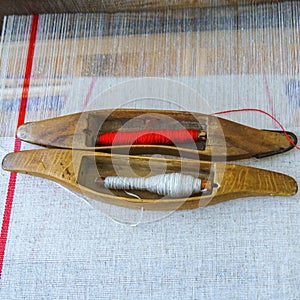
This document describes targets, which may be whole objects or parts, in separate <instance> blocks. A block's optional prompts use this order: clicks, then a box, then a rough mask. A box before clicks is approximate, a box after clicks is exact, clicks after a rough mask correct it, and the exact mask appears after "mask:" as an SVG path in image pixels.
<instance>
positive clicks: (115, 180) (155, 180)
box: [104, 173, 201, 197]
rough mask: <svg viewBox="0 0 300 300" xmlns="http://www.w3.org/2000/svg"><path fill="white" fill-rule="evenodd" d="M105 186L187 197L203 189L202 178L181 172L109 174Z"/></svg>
mask: <svg viewBox="0 0 300 300" xmlns="http://www.w3.org/2000/svg"><path fill="white" fill-rule="evenodd" d="M104 187H106V188H108V189H120V190H127V189H135V190H147V191H149V192H152V193H156V194H159V195H164V196H166V195H168V196H171V197H186V196H190V195H191V194H193V193H199V192H200V191H201V179H200V178H195V177H193V176H191V175H184V174H180V173H170V174H160V175H155V176H150V177H137V178H135V177H120V176H108V177H106V178H105V179H104Z"/></svg>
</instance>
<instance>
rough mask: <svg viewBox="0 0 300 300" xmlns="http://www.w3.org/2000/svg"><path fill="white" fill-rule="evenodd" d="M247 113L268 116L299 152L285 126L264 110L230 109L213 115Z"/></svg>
mask: <svg viewBox="0 0 300 300" xmlns="http://www.w3.org/2000/svg"><path fill="white" fill-rule="evenodd" d="M246 111H254V112H259V113H262V114H264V115H266V116H268V117H269V118H271V119H272V120H273V121H274V122H275V123H276V124H277V125H278V126H279V127H280V129H281V130H282V132H283V134H284V135H285V137H286V138H287V140H288V141H289V142H290V143H291V145H292V146H293V147H294V148H296V149H297V150H300V147H299V146H297V145H296V144H295V143H294V141H293V140H292V138H291V137H290V136H289V134H288V133H287V131H286V130H285V128H284V127H283V125H282V124H281V123H280V122H279V120H277V119H276V118H275V117H274V116H273V115H271V114H270V113H268V112H266V111H264V110H262V109H258V108H240V109H229V110H224V111H218V112H215V113H213V114H212V115H223V114H229V113H236V112H246Z"/></svg>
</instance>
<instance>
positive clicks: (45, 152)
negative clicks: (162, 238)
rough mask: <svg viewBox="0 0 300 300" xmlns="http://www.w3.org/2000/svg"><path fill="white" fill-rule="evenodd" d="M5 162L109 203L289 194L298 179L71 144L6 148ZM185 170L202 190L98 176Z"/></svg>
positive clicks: (185, 204) (195, 202) (156, 206)
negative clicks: (169, 190)
mask: <svg viewBox="0 0 300 300" xmlns="http://www.w3.org/2000/svg"><path fill="white" fill-rule="evenodd" d="M2 168H3V169H4V170H7V171H11V172H20V173H25V174H29V175H34V176H39V177H43V178H47V179H49V180H53V181H55V182H57V183H59V184H62V185H64V186H66V187H67V188H69V189H71V190H73V191H75V192H78V193H81V194H83V195H85V196H87V197H90V198H93V199H96V200H99V201H104V202H107V203H110V204H114V205H119V206H124V207H129V208H141V207H143V208H144V209H149V210H174V209H192V208H197V207H201V206H206V205H212V204H217V203H220V202H224V201H228V200H232V199H236V198H242V197H252V196H269V195H272V196H290V195H294V194H295V193H296V192H297V183H296V181H295V180H294V179H293V178H291V177H289V176H287V175H284V174H281V173H276V172H272V171H268V170H263V169H257V168H252V167H245V166H239V165H231V164H223V163H220V162H203V161H194V160H187V159H184V160H182V159H174V158H155V157H147V156H133V155H131V156H127V155H119V154H110V153H102V152H91V151H83V150H69V149H42V150H27V151H21V152H15V153H10V154H8V155H7V156H6V157H5V158H4V160H3V162H2ZM164 173H182V174H187V175H191V176H193V177H195V178H200V179H202V180H203V182H206V183H207V189H205V190H204V191H203V192H200V193H197V194H192V195H190V196H188V197H182V198H180V197H179V198H176V197H175V198H174V197H169V196H167V195H166V196H161V195H158V194H155V193H152V192H149V191H143V190H142V191H141V190H131V191H130V193H133V194H135V195H136V196H137V197H133V196H130V195H128V194H127V193H126V191H124V190H111V189H107V188H105V187H104V186H102V185H101V184H99V182H98V180H97V179H98V178H106V177H107V176H126V177H128V176H131V177H147V176H150V175H157V174H164Z"/></svg>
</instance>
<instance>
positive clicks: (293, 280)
mask: <svg viewBox="0 0 300 300" xmlns="http://www.w3.org/2000/svg"><path fill="white" fill-rule="evenodd" d="M291 5H292V4H291ZM293 5H296V4H293ZM276 7H277V10H276V9H275V10H272V14H273V15H274V17H275V16H278V15H279V14H278V9H279V8H280V7H281V6H276ZM282 7H284V8H286V9H287V11H288V8H290V9H292V8H293V7H292V8H291V7H290V6H288V4H282ZM295 7H296V6H295ZM295 7H294V8H295ZM297 7H298V6H297ZM263 8H264V7H263ZM260 9H261V10H260V12H263V11H264V10H263V9H262V7H260ZM269 9H270V7H269V6H266V7H265V12H266V13H270V11H269ZM276 12H277V14H276ZM101 16H102V18H104V19H105V18H106V16H103V15H101ZM89 17H91V15H89V16H85V15H78V16H67V15H61V16H41V17H40V20H39V22H40V23H39V27H38V41H39V40H40V39H41V38H42V37H44V35H46V31H47V30H48V32H47V34H48V36H47V38H48V40H47V43H46V46H45V47H46V48H43V47H44V46H43V45H44V44H42V43H39V42H37V43H36V45H35V47H36V49H35V51H36V52H35V56H34V60H33V75H34V76H32V78H31V82H30V89H29V98H28V103H27V108H26V118H25V121H35V120H39V119H45V118H49V117H55V116H59V115H65V114H69V113H75V112H79V111H83V110H92V109H102V108H112V107H115V108H117V107H130V108H156V109H178V110H188V111H197V112H202V113H213V112H216V111H221V110H226V109H231V108H242V107H255V108H260V109H263V110H266V111H269V112H271V113H273V114H274V115H275V116H276V117H277V119H278V120H280V122H281V123H282V124H283V125H284V127H285V128H286V129H287V130H289V131H294V132H295V133H296V134H298V133H299V128H300V117H299V116H300V113H299V97H300V94H299V91H300V88H299V87H300V83H299V77H298V76H297V74H295V73H294V70H295V68H297V66H294V65H292V64H291V67H290V69H289V72H288V73H284V72H281V73H280V72H279V71H278V70H279V69H278V68H282V70H285V68H286V65H287V62H291V61H292V60H293V56H289V55H286V56H285V55H282V56H280V57H277V58H276V59H277V60H276V62H278V64H277V65H276V66H275V67H274V68H272V67H271V66H272V64H273V61H272V59H270V60H266V61H264V63H265V65H266V66H267V67H266V69H264V70H263V71H261V70H260V69H259V68H260V67H261V64H259V63H257V62H251V64H252V66H250V65H249V64H246V62H245V64H244V65H242V66H241V69H240V71H243V70H244V71H245V70H246V71H245V72H244V73H241V74H236V73H234V72H232V73H231V72H229V73H228V72H225V71H224V70H229V69H231V68H233V69H234V67H235V66H234V65H229V66H227V65H222V66H221V70H222V71H220V69H218V71H220V73H218V72H217V71H216V73H215V74H212V73H210V72H209V70H208V69H205V68H204V69H197V68H196V69H195V70H194V69H191V73H189V74H185V73H184V70H185V69H184V68H183V65H184V64H182V61H180V63H179V64H178V65H172V66H171V64H168V62H169V61H167V63H166V64H165V65H164V66H162V65H161V64H158V65H156V67H157V68H158V69H157V70H156V69H155V70H154V71H157V73H158V74H160V75H159V76H137V72H141V74H142V75H143V74H144V75H145V73H147V72H148V71H149V72H150V73H151V72H152V71H153V70H152V71H151V66H150V65H147V64H146V65H138V67H139V68H135V67H136V65H135V63H136V61H135V60H134V57H133V56H132V57H131V56H128V57H130V58H132V64H129V65H128V61H126V53H125V54H124V56H122V57H118V56H113V55H112V56H107V55H104V54H101V55H98V56H97V54H95V53H94V52H93V51H94V44H93V40H91V39H90V38H93V33H95V31H94V30H96V29H95V28H94V27H92V25H91V24H90V23H89V24H90V26H91V27H88V26H86V25H82V26H81V27H80V26H79V25H78V27H74V28H77V29H76V30H78V32H77V31H76V32H75V33H72V34H73V35H74V40H75V41H72V42H71V43H70V44H68V40H65V39H63V38H62V39H61V44H62V45H68V47H70V48H68V49H73V51H74V53H75V52H76V51H77V50H78V45H80V46H82V48H80V49H79V50H78V52H76V53H77V54H76V53H75V54H76V55H75V54H74V57H72V56H71V55H70V53H69V52H68V51H66V52H64V50H63V49H64V47H62V48H60V47H59V45H57V44H56V43H55V42H54V41H53V40H52V39H51V34H50V33H51V32H52V34H53V36H55V35H56V34H58V35H59V34H61V35H63V34H64V30H66V32H67V31H68V34H69V31H70V30H69V29H68V28H69V27H68V26H67V25H68V24H71V23H72V22H75V23H76V22H77V21H78V23H76V24H80V22H83V23H84V24H87V23H85V22H86V21H87V20H88V19H89ZM97 17H99V16H98V15H97ZM244 17H245V16H244ZM85 18H86V19H85ZM94 18H95V19H96V16H94ZM114 18H115V19H114V22H115V23H116V24H120V22H118V20H119V18H121V19H122V18H123V19H122V20H123V23H122V24H123V25H124V24H125V25H126V26H129V25H128V23H126V22H125V19H126V18H125V17H124V16H123V15H115V16H114ZM246 19H247V18H244V21H245V22H246V21H247V20H246ZM53 20H55V21H56V22H54V23H53V22H50V21H53ZM70 20H71V21H70ZM97 20H98V19H97ZM101 20H102V19H101ZM101 20H100V21H99V22H100V23H101V22H102V21H101ZM222 20H223V19H222ZM225 20H227V19H225ZM30 21H31V18H30V17H16V16H11V17H9V18H7V20H6V25H5V26H6V31H5V32H4V33H3V34H4V36H3V38H2V44H1V45H2V57H3V60H2V61H1V74H2V75H3V76H2V78H1V98H0V112H1V114H0V159H1V160H2V159H3V157H4V156H5V155H6V154H7V153H8V152H11V151H13V148H14V141H15V137H14V134H15V129H16V124H17V119H18V112H19V99H20V96H21V95H22V88H20V87H22V83H23V79H24V78H23V77H22V76H23V75H22V74H24V70H25V63H26V53H27V46H26V47H25V46H24V44H25V45H27V44H26V43H27V41H28V40H29V32H30V24H31V23H30ZM223 21H224V20H223ZM69 22H71V23H69ZM293 22H295V24H296V23H297V21H295V20H294V19H293ZM16 24H18V25H19V26H16ZM21 24H23V25H24V26H23V27H22V26H21ZM53 24H56V25H55V26H57V27H55V26H54V25H53ZM101 24H102V23H101ZM129 24H131V23H129ZM174 24H175V23H174ZM50 25H51V26H50ZM102 25H103V24H102ZM123 25H122V26H123ZM217 25H218V26H219V25H220V24H217ZM227 25H228V24H227ZM47 26H48V27H47ZM52 26H54V27H53V28H54V29H55V30H54V29H53V31H51V29H50V28H52ZM129 27H130V26H129ZM13 28H15V29H14V30H13ZM83 28H85V30H87V31H85V33H84V37H82V36H81V37H82V38H83V39H84V40H85V39H86V40H87V43H83V44H82V43H81V42H82V40H81V39H80V37H78V35H80V33H81V30H83ZM97 28H98V27H97ZM112 28H114V27H113V26H112ZM117 28H118V27H117V25H116V28H115V30H116V31H117ZM101 29H103V28H102V27H101V26H100V27H99V28H98V29H97V30H99V31H101ZM285 29H286V28H285ZM218 30H220V31H218ZM218 30H217V31H216V32H215V31H211V32H208V31H204V32H202V33H199V36H200V37H201V39H202V38H203V39H206V38H207V37H206V36H207V35H208V34H212V35H213V37H214V38H215V41H216V43H217V44H216V45H215V46H216V49H215V50H214V51H215V52H214V54H218V51H221V50H218V49H221V48H218V47H219V46H220V45H219V42H220V41H223V43H222V46H224V45H225V44H226V43H230V41H232V33H231V32H230V30H225V31H222V30H221V29H220V28H219V27H218ZM251 30H252V29H251ZM251 30H250V29H249V30H246V29H243V30H241V31H239V32H238V33H239V35H240V38H241V40H240V41H241V42H243V43H244V44H245V45H246V46H249V43H250V41H252V43H253V41H255V43H253V45H254V46H253V47H254V48H251V51H253V53H260V52H259V49H258V48H256V45H257V43H259V42H261V43H262V44H265V43H266V40H265V39H264V38H263V37H265V35H264V31H263V32H262V35H259V32H258V31H251ZM101 32H102V31H101ZM276 32H277V31H275V33H276ZM279 32H280V33H281V35H280V36H279V37H280V38H283V37H287V36H288V37H289V38H290V37H291V36H292V37H293V38H295V37H296V35H294V34H293V32H292V31H291V30H290V29H287V30H286V31H284V30H282V31H279ZM21 33H22V39H23V40H18V36H17V34H21ZM254 33H255V34H256V35H255V34H254ZM65 34H66V35H67V33H65ZM81 34H82V33H81ZM189 34H190V35H193V33H192V32H190V33H189ZM188 37H189V35H188V36H186V37H185V38H188ZM272 38H273V40H272V41H269V42H270V43H272V42H274V41H278V40H277V38H278V36H277V35H276V34H274V35H273V36H272ZM170 39H172V37H171V38H170ZM201 39H200V38H199V41H200V40H201ZM121 40H122V39H121ZM121 40H120V41H121ZM209 40H210V39H207V41H209ZM16 41H17V42H18V43H21V45H23V46H24V47H16V44H17V43H16ZM103 41H107V39H106V38H105V37H103V39H102V38H99V47H100V45H102V44H101V43H102V42H103ZM186 41H187V40H186ZM22 42H23V44H22ZM100 42H101V43H100ZM89 43H91V46H90V48H88V47H89V46H88V45H89ZM103 43H104V42H103ZM145 43H146V41H145ZM169 43H171V42H170V40H166V44H167V45H170V44H169ZM124 44H125V42H124ZM124 44H123V45H121V44H118V45H116V47H121V46H122V47H124V48H122V49H123V50H124V49H125V48H126V47H125V46H124ZM179 44H180V43H179ZM187 44H188V42H186V44H184V45H187ZM109 45H111V44H109ZM145 45H146V46H147V44H145ZM285 45H287V44H285ZM290 45H292V46H290ZM83 46H85V47H87V48H84V47H83ZM209 46H212V44H210V45H209ZM297 46H299V45H297V44H294V43H290V44H289V47H287V49H290V48H293V47H294V48H293V49H297ZM47 47H49V48H47ZM51 47H52V48H51ZM72 47H73V48H72ZM128 47H129V46H128ZM104 48H105V47H104ZM44 49H48V50H49V49H50V50H51V51H46V50H44ZM76 49H77V50H76ZM116 49H117V48H116ZM116 49H115V48H113V49H111V51H115V50H116ZM126 49H127V48H126ZM210 49H211V48H210ZM260 49H262V48H260ZM270 49H271V48H270ZM276 49H277V48H276ZM276 49H275V50H274V51H273V52H272V51H271V58H272V57H273V56H272V55H274V53H277V52H276V51H277V50H278V49H277V50H276ZM127 50H128V49H127ZM284 50H285V48H284V47H283V49H282V51H284ZM80 51H82V52H80ZM89 51H90V52H89ZM178 51H179V50H178ZM208 51H209V50H207V52H205V53H206V54H207V53H208ZM210 51H211V50H210ZM232 51H234V49H233V50H232ZM251 51H250V52H251ZM255 51H256V52H255ZM261 51H262V50H261ZM115 52H116V53H117V52H118V51H115ZM187 52H188V51H187ZM49 53H50V54H51V55H50V54H49ZM82 53H91V57H90V56H88V57H85V56H82ZM136 53H138V55H140V54H139V52H135V54H136ZM180 53H182V52H180ZM184 53H185V52H184ZM201 53H202V52H201ZM253 53H252V54H253ZM287 53H289V54H291V53H290V52H287ZM293 53H294V52H293ZM295 53H296V52H295ZM146 54H147V53H145V55H146ZM167 54H168V53H167ZM167 54H166V55H167ZM173 54H174V53H173ZM219 54H220V53H219ZM227 54H228V53H227ZM176 55H177V54H176ZM178 55H179V54H178ZM249 55H250V54H249ZM44 56H47V59H49V57H50V58H51V59H52V60H50V61H49V63H48V64H45V61H46V59H45V58H44ZM95 56H97V59H99V60H100V61H101V64H100V65H94V64H95V62H96V61H97V59H95ZM167 56H168V55H167ZM128 57H127V58H128ZM178 57H180V55H179V56H178ZM189 57H193V58H194V59H197V58H196V57H195V56H193V55H192V56H189ZM212 57H215V56H213V55H212V56H211V57H210V58H211V59H213V58H212ZM232 57H236V56H235V55H234V54H233V55H232ZM250 57H251V55H250ZM16 58H18V59H16ZM56 58H57V59H58V62H60V64H57V61H56V60H55V59H56ZM156 58H157V57H155V59H156ZM186 58H187V57H186ZM246 58H248V57H247V56H246V57H244V60H245V59H246ZM59 59H61V60H59ZM122 59H125V63H124V61H123V60H122ZM139 59H141V60H142V59H145V60H146V62H147V59H149V57H148V58H146V56H145V57H143V56H142V55H141V56H140V57H139V58H138V60H139ZM203 59H204V58H203ZM225 59H228V56H226V57H225ZM240 59H241V60H243V58H241V57H240ZM264 59H266V58H265V57H264ZM47 61H48V60H47ZM129 61H130V60H129ZM228 61H231V58H230V57H229V60H228ZM8 62H10V64H8ZM108 62H111V63H118V64H116V65H114V66H111V64H109V63H108ZM84 63H86V64H87V65H88V68H86V69H85V66H86V65H85V64H84ZM185 63H186V64H185V66H189V64H188V63H189V61H185ZM213 63H215V65H213V66H217V65H218V64H222V63H224V61H223V60H222V61H221V62H219V63H218V62H217V61H213ZM124 65H126V68H125V67H124ZM128 66H129V67H128ZM210 66H211V65H210ZM92 67H93V68H92ZM180 67H182V68H180ZM227 67H228V68H229V69H228V68H227ZM128 68H129V69H128ZM160 68H163V69H160ZM207 68H209V66H208V65H207ZM248 68H249V69H248ZM276 68H277V69H276ZM78 70H80V72H81V73H78ZM249 70H250V71H251V70H252V71H253V70H255V72H250V71H249ZM259 70H260V71H261V72H259ZM58 71H59V72H65V73H63V75H61V73H59V72H58ZM100 71H101V72H100ZM164 71H165V72H166V73H165V75H161V74H164ZM223 71H224V73H223ZM93 72H94V73H93ZM118 72H119V73H118ZM130 72H131V73H130ZM168 72H170V73H172V72H173V75H172V74H169V73H168ZM198 72H200V73H201V74H199V73H198ZM133 73H134V74H135V75H134V76H133V75H132V76H130V74H133ZM184 74H185V75H184ZM60 75H61V76H60ZM152 75H153V74H152ZM222 117H224V118H229V119H231V120H234V121H237V122H241V123H243V124H246V125H249V126H254V127H257V128H268V129H278V127H277V125H276V124H275V123H274V122H273V121H272V120H271V119H269V118H267V117H266V116H265V115H263V114H259V113H251V112H241V113H231V114H227V115H223V116H222ZM37 148H39V146H35V145H30V144H27V143H22V145H21V149H22V150H25V149H37ZM299 162H300V160H299V151H298V150H292V151H290V152H287V153H284V154H281V155H278V156H273V157H269V158H266V159H262V160H256V159H249V160H246V161H238V162H234V163H238V164H244V165H249V166H254V167H259V168H264V169H270V170H274V171H278V172H283V173H286V174H288V175H290V176H293V177H294V178H295V179H296V180H297V181H298V180H299V178H300V173H299V172H300V171H299V170H300V168H299ZM9 177H10V174H9V173H8V172H5V171H3V170H1V171H0V203H1V205H0V215H1V218H3V215H4V213H5V210H6V207H5V205H6V200H7V199H6V196H7V190H8V183H9ZM1 221H2V219H1ZM136 224H138V225H137V226H131V225H136ZM299 228H300V205H299V195H298V194H297V195H296V196H294V197H257V198H247V199H237V200H234V201H229V202H226V203H222V204H219V205H215V206H211V207H206V208H200V209H195V210H188V211H174V212H171V213H164V212H154V213H151V212H142V211H132V210H127V209H123V208H118V207H114V206H110V205H105V204H103V203H100V202H97V201H89V200H88V199H86V198H83V197H82V196H80V195H78V194H75V193H73V192H70V191H69V190H67V189H65V188H63V187H62V186H60V185H58V184H56V183H54V182H51V181H48V180H46V179H42V178H37V177H31V176H28V175H25V174H18V175H17V181H16V186H15V194H14V199H13V206H12V212H11V215H10V223H9V232H8V237H7V242H6V248H5V257H4V262H3V269H2V277H1V282H0V285H1V288H0V298H1V299H5V300H6V299H7V300H10V299H147V300H148V299H212V300H215V299H218V300H219V299H221V300H222V299H224V300H225V299H299V297H300V292H299V286H300V259H299V257H300V230H299Z"/></svg>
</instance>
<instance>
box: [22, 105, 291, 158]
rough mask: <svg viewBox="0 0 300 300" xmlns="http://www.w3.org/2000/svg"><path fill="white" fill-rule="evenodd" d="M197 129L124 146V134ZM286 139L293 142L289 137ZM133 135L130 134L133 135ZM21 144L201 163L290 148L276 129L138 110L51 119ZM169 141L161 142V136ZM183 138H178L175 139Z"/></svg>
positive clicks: (31, 126) (29, 129) (27, 131)
mask: <svg viewBox="0 0 300 300" xmlns="http://www.w3.org/2000/svg"><path fill="white" fill-rule="evenodd" d="M176 130H177V131H185V132H187V131H188V130H191V131H196V132H197V133H196V135H197V137H196V139H194V138H193V136H192V135H194V134H195V132H193V133H191V137H190V138H188V137H187V140H186V141H185V142H182V140H180V141H178V142H177V140H176V138H175V137H174V135H171V136H168V135H167V136H166V134H164V133H163V134H160V136H161V139H160V138H159V136H158V138H157V139H156V140H158V143H157V144H151V143H150V144H149V143H148V144H146V143H136V142H135V141H136V139H134V138H131V140H130V139H129V141H127V142H126V143H125V142H123V141H124V137H123V138H122V135H123V136H126V135H127V136H128V135H129V134H132V132H133V133H134V134H135V135H138V134H139V133H140V135H143V138H144V137H145V135H144V132H145V131H147V132H150V133H151V134H152V135H158V133H156V132H159V133H161V131H171V132H172V131H176ZM114 133H116V134H117V139H118V137H120V138H119V140H121V142H119V143H114V141H116V140H117V139H115V140H114V141H113V140H110V141H109V143H108V144H101V143H99V141H100V140H101V136H102V135H103V134H114ZM287 134H288V137H289V139H290V141H292V142H293V143H294V144H296V143H297V138H296V136H295V135H294V134H293V133H290V132H288V133H287ZM135 135H133V136H135ZM17 136H18V137H19V138H20V139H21V140H23V141H26V142H30V143H34V144H39V145H43V146H47V147H55V148H65V149H79V150H90V151H101V152H113V153H123V154H133V155H140V154H154V153H160V154H166V155H175V156H181V157H188V158H192V159H201V160H208V161H211V160H223V161H224V160H237V159H244V158H250V157H257V158H261V157H265V156H270V155H274V154H279V153H283V152H286V151H288V150H290V149H292V148H293V145H292V144H291V142H290V141H289V140H288V139H287V137H286V136H285V134H284V133H283V132H281V131H268V130H261V129H256V128H252V127H249V126H245V125H242V124H239V123H236V122H232V121H229V120H226V119H223V118H220V117H216V116H212V115H205V114H200V113H191V112H183V111H165V110H163V111H161V110H140V109H114V110H98V111H88V112H84V113H77V114H73V115H67V116H62V117H58V118H54V119H48V120H42V121H38V122H32V123H26V124H24V125H22V126H21V127H20V128H19V129H18V132H17ZM163 137H164V138H169V140H171V141H173V142H174V144H172V143H160V141H161V140H162V138H163ZM180 137H181V138H182V136H180Z"/></svg>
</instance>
